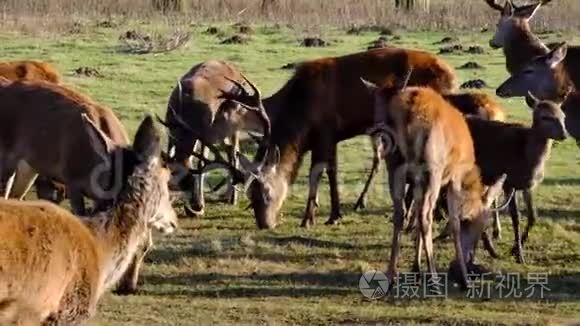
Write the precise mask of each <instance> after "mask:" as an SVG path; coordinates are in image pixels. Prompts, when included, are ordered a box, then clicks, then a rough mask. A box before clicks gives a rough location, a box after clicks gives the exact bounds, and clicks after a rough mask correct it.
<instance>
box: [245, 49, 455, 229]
mask: <svg viewBox="0 0 580 326" xmlns="http://www.w3.org/2000/svg"><path fill="white" fill-rule="evenodd" d="M411 65H412V66H413V67H414V73H413V77H412V78H411V80H410V84H412V85H426V86H430V87H432V88H433V89H435V90H437V91H440V92H449V91H452V90H454V89H455V84H456V80H455V75H454V72H453V69H452V68H451V67H450V66H449V65H448V64H447V63H445V62H444V61H443V60H441V59H440V58H438V57H437V56H435V55H432V54H429V53H426V52H422V51H415V50H406V49H398V48H383V49H376V50H371V51H366V52H361V53H356V54H351V55H346V56H342V57H331V58H323V59H318V60H312V61H307V62H303V63H301V64H300V65H298V66H297V68H296V70H295V72H294V75H293V76H292V77H291V78H290V80H289V81H288V82H286V84H285V85H284V86H283V87H282V88H281V89H280V90H279V91H278V92H276V93H275V94H274V95H272V96H271V97H269V98H266V99H264V107H265V108H266V111H267V112H268V115H269V116H270V119H271V121H272V134H271V136H270V139H269V142H268V143H267V145H264V146H261V148H260V149H259V150H258V153H257V155H256V157H255V160H254V162H250V161H248V160H246V159H243V157H240V158H241V160H240V162H241V163H242V166H243V167H244V168H245V170H246V171H250V172H251V173H250V175H251V181H250V182H249V183H248V189H247V195H248V198H249V200H250V204H251V207H252V208H253V210H254V214H255V218H256V222H257V225H258V227H259V228H274V227H275V226H276V224H277V223H278V221H277V216H278V212H279V210H280V208H281V206H282V203H283V202H284V199H285V198H286V195H287V192H288V188H289V186H290V185H291V184H292V182H293V181H294V179H295V177H296V174H297V172H298V168H299V166H300V164H301V162H302V158H303V157H304V154H305V153H307V152H309V151H312V156H311V168H310V176H309V180H310V181H309V195H308V200H307V203H306V208H305V211H304V216H303V219H302V226H304V227H307V226H310V225H312V224H314V218H315V210H316V206H317V203H318V184H319V181H320V178H321V176H322V173H323V172H324V170H326V173H327V175H328V179H329V183H330V197H331V212H330V218H329V220H328V221H327V223H328V224H334V223H336V222H338V220H339V219H340V217H341V213H340V200H339V194H338V184H337V182H338V181H337V158H336V146H337V145H336V144H337V143H338V142H340V141H342V140H345V139H349V138H352V137H354V136H357V135H361V134H364V133H365V132H366V129H367V128H369V127H371V126H372V125H373V123H374V121H375V118H374V106H373V102H372V99H370V98H369V96H368V92H367V90H366V89H365V88H364V87H363V85H361V84H360V80H359V76H361V75H362V76H363V77H364V78H366V79H368V80H372V81H374V82H376V83H377V84H380V85H384V84H392V83H393V82H395V81H396V80H398V79H399V78H402V77H403V76H404V74H405V73H406V71H407V69H408V67H409V66H411Z"/></svg>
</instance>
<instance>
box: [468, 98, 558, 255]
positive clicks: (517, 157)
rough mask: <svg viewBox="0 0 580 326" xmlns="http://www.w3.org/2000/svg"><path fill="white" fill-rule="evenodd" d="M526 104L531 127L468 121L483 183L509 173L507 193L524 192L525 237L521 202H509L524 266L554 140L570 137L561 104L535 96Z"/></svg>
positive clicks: (516, 245) (516, 246) (514, 250)
mask: <svg viewBox="0 0 580 326" xmlns="http://www.w3.org/2000/svg"><path fill="white" fill-rule="evenodd" d="M526 102H527V104H528V106H529V107H530V108H531V109H532V111H533V122H532V125H531V126H530V127H527V126H524V125H522V124H518V123H505V122H498V121H486V120H483V119H478V118H468V120H467V122H468V126H469V131H470V132H471V136H472V138H473V142H474V145H475V156H476V162H477V165H478V166H479V168H480V170H481V176H482V181H483V183H484V184H486V185H490V184H492V183H493V182H494V181H495V180H497V179H498V178H499V177H500V176H501V175H504V174H505V175H506V176H507V178H506V180H505V183H504V185H503V187H504V191H505V193H506V194H509V193H513V191H514V190H518V191H522V193H523V196H524V199H525V202H526V204H527V210H528V224H527V226H526V229H525V231H524V233H523V236H521V235H520V227H519V213H518V207H517V202H516V201H515V200H512V201H510V203H509V211H510V215H511V217H512V223H513V229H514V246H513V248H512V254H513V255H514V256H515V257H516V259H517V261H518V262H519V263H524V255H523V249H522V244H523V243H524V242H525V241H526V239H527V238H528V234H529V232H530V230H531V229H532V227H533V225H534V223H535V221H536V211H535V209H534V206H533V200H532V190H533V188H534V187H536V186H537V185H538V184H539V183H541V182H542V180H543V177H544V166H545V164H546V161H547V160H548V158H549V156H550V149H551V146H552V141H553V140H564V139H565V138H566V136H567V132H566V128H565V126H564V113H563V112H562V110H561V109H560V106H559V105H557V104H555V103H554V102H550V101H541V100H538V99H537V98H535V97H534V96H533V95H532V94H528V96H527V97H526ZM489 135H494V137H490V136H489ZM486 247H487V248H488V250H491V254H492V256H496V254H495V251H494V250H493V247H488V246H486Z"/></svg>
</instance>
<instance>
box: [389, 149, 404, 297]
mask: <svg viewBox="0 0 580 326" xmlns="http://www.w3.org/2000/svg"><path fill="white" fill-rule="evenodd" d="M387 171H388V175H389V190H390V193H391V199H392V201H393V210H394V213H393V238H392V240H391V257H390V260H389V265H388V268H387V281H388V284H389V290H391V289H392V288H393V285H394V280H395V277H396V276H397V260H398V258H399V252H400V250H401V248H400V246H401V231H402V230H403V223H404V222H405V205H404V198H405V184H406V180H407V178H406V176H407V167H406V165H405V164H404V163H403V162H402V159H401V158H400V157H397V156H395V155H390V158H389V160H388V161H387Z"/></svg>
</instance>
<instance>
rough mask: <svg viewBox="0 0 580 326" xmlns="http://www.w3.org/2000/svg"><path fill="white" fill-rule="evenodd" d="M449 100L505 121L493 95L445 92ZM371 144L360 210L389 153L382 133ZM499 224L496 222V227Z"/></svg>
mask: <svg viewBox="0 0 580 326" xmlns="http://www.w3.org/2000/svg"><path fill="white" fill-rule="evenodd" d="M443 97H444V98H445V100H447V102H449V103H451V104H452V105H453V106H454V107H455V108H457V109H458V110H459V111H461V113H463V114H464V115H466V116H477V117H480V118H482V119H487V120H493V121H504V120H505V112H504V110H503V108H502V107H501V106H500V105H499V103H497V101H495V100H494V99H493V97H492V96H490V95H488V94H486V93H478V92H473V93H460V94H445V95H444V96H443ZM370 140H371V145H372V148H373V159H372V167H371V171H370V173H369V176H368V178H367V181H366V183H365V185H364V188H363V191H362V192H361V194H360V195H359V197H358V199H357V201H356V203H355V205H354V209H355V210H359V209H363V208H365V207H366V200H365V197H366V194H367V192H368V190H369V188H370V185H371V183H372V180H373V178H374V176H375V174H376V172H377V171H378V169H379V165H380V161H381V159H385V158H386V155H387V153H386V152H385V149H384V146H383V142H382V141H381V137H380V135H378V134H377V135H376V137H370ZM497 227H499V224H497V223H496V228H497Z"/></svg>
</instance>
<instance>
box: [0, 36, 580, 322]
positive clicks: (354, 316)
mask: <svg viewBox="0 0 580 326" xmlns="http://www.w3.org/2000/svg"><path fill="white" fill-rule="evenodd" d="M136 27H137V28H141V29H144V30H147V29H154V28H156V27H155V26H151V25H140V26H136ZM128 28H129V27H124V28H123V29H107V28H97V29H94V30H91V31H88V32H85V33H81V34H75V35H62V36H53V37H33V36H26V35H21V34H15V33H14V34H13V33H6V32H4V33H2V34H0V44H2V46H1V49H0V59H2V60H9V59H24V58H30V59H43V60H49V61H51V62H54V63H55V64H57V65H58V67H59V68H60V69H61V70H62V71H63V72H64V74H65V79H66V82H67V83H68V84H71V85H74V86H75V87H78V88H79V89H81V90H83V91H84V92H86V93H88V94H90V95H91V96H92V97H93V98H95V99H96V100H97V101H99V102H102V103H104V104H107V105H109V106H110V107H112V108H113V109H114V110H115V112H116V113H117V114H118V116H119V117H120V118H121V120H122V121H123V123H124V124H125V126H126V127H127V128H128V129H129V131H130V132H131V133H133V132H134V130H135V128H136V125H137V123H138V121H139V120H140V119H141V118H142V117H143V116H144V114H146V113H154V112H156V113H163V112H164V109H165V103H166V100H167V97H168V96H169V92H170V91H171V89H172V87H173V86H174V85H175V82H176V80H177V78H179V76H181V74H182V73H184V72H185V71H186V70H187V69H189V68H190V67H191V66H193V65H194V64H197V63H199V62H201V61H204V60H207V59H211V58H219V59H224V60H227V61H230V62H233V63H235V64H237V65H238V66H239V67H240V68H241V69H242V70H243V71H244V72H245V73H246V74H247V76H248V77H249V78H251V79H252V80H253V81H255V82H256V83H257V84H258V85H259V86H260V87H261V88H262V90H263V93H264V94H265V95H266V94H271V93H273V92H274V91H275V90H276V89H278V88H279V87H280V86H281V85H283V83H284V82H285V81H286V79H287V78H288V76H289V74H290V71H289V70H281V69H280V67H281V66H282V65H284V64H286V63H288V62H294V61H299V60H304V59H309V58H317V57H322V56H328V55H342V54H347V53H352V52H356V51H361V50H364V49H365V48H366V46H367V43H368V42H369V41H371V40H374V39H376V38H377V37H378V34H376V33H363V34H361V35H356V36H355V35H347V34H346V33H345V32H344V31H341V30H330V31H327V32H326V33H324V35H323V38H324V39H326V40H327V41H330V42H331V46H329V47H324V48H303V47H300V46H298V45H299V39H298V36H297V35H298V34H297V33H295V32H293V31H292V30H289V29H285V28H276V27H271V26H257V27H254V28H255V31H256V32H255V34H254V35H252V36H251V41H250V42H249V44H247V45H221V44H219V43H220V40H221V38H220V37H217V36H215V35H207V34H204V33H203V31H204V30H205V29H207V26H199V25H198V26H192V27H191V30H192V32H193V37H192V40H191V43H190V45H189V46H188V47H186V48H183V49H179V50H177V51H174V52H170V53H166V54H159V55H153V54H146V55H130V54H125V53H119V52H117V51H116V47H117V45H118V37H119V35H120V34H121V33H123V32H125V31H126V30H127V29H128ZM220 28H221V29H223V30H224V32H225V35H226V36H227V35H231V34H233V33H234V30H233V28H232V27H231V26H229V25H222V26H220ZM398 34H399V36H400V40H397V41H393V42H392V44H394V45H396V46H403V47H410V48H419V49H425V50H428V51H432V52H434V53H436V52H437V51H438V48H439V47H441V45H436V44H434V43H435V42H436V41H438V40H440V39H441V38H442V37H444V36H448V35H446V34H443V33H405V32H400V33H398ZM453 36H457V37H459V39H460V42H461V43H463V44H464V45H480V46H482V47H483V49H484V50H485V53H484V54H479V55H471V54H461V55H455V54H454V55H447V56H444V57H445V59H446V60H448V61H449V62H450V63H451V64H452V65H453V66H455V67H457V66H460V65H462V64H464V63H465V62H467V61H476V62H478V63H479V64H481V65H482V66H484V67H485V68H484V69H481V70H457V73H458V75H459V76H460V80H461V81H466V80H468V79H474V78H482V79H484V80H485V81H486V82H487V83H488V85H490V88H489V89H487V90H486V91H489V92H493V91H494V89H495V87H496V86H497V85H499V83H500V82H501V81H502V80H504V79H505V77H506V76H507V73H506V72H505V68H504V59H503V56H502V53H501V52H500V51H492V50H491V49H490V48H489V47H488V46H487V42H488V40H489V38H490V37H491V34H490V33H470V34H461V33H459V34H456V35H453ZM546 37H547V39H548V40H557V39H567V40H569V41H571V42H572V43H574V41H578V40H574V38H573V37H572V36H570V35H555V34H549V35H546ZM389 42H390V41H389ZM577 43H580V42H577ZM81 66H89V67H93V68H96V69H98V70H99V72H100V73H101V74H102V77H100V78H95V77H91V78H89V77H79V76H77V75H75V74H74V73H73V70H74V69H76V68H78V67H81ZM502 103H503V104H504V105H505V109H506V111H507V112H508V117H509V120H513V121H529V117H530V112H529V111H528V109H527V107H526V106H525V104H524V103H523V101H522V100H521V99H512V100H507V101H502ZM369 148H370V146H369V144H368V140H367V139H366V138H365V137H358V138H356V139H352V140H349V141H346V142H344V143H341V144H340V152H339V164H340V168H339V172H340V177H339V180H340V190H341V196H342V205H343V207H342V209H343V213H344V215H345V216H344V220H343V223H342V224H341V225H338V226H333V227H328V226H324V225H322V224H321V223H319V225H317V226H315V227H314V228H312V229H309V230H305V229H301V228H299V222H300V218H301V215H302V210H303V208H304V205H305V196H306V193H307V191H306V190H307V187H306V169H305V167H303V168H302V172H301V173H300V176H299V178H298V179H297V182H296V184H294V185H293V186H292V188H291V192H290V194H289V196H288V199H287V200H286V202H285V204H284V206H283V210H282V212H283V216H282V220H283V223H282V225H281V226H280V227H279V228H278V229H276V230H274V231H258V230H256V227H255V223H254V220H253V216H252V213H251V212H250V211H247V210H244V207H245V206H246V204H247V203H246V200H245V198H244V199H243V200H242V202H241V203H240V204H239V206H238V207H231V206H224V205H222V204H218V203H209V204H208V208H207V209H206V216H204V217H203V218H200V219H188V218H183V219H182V220H181V225H180V227H181V228H180V230H179V231H178V232H177V233H176V234H174V235H171V236H168V237H165V238H161V237H158V238H157V240H156V247H155V249H154V250H153V252H152V253H151V254H150V256H149V257H148V258H147V263H146V266H145V269H144V271H143V282H144V283H143V286H142V287H141V290H140V292H139V293H138V294H137V295H134V296H115V295H112V294H107V295H105V298H104V300H102V303H101V305H100V309H99V313H98V316H97V318H96V320H95V322H94V324H95V325H213V324H235V325H242V324H269V325H270V324H272V325H276V324H301V325H304V324H305V325H328V324H373V325H374V324H432V323H433V324H444V325H455V324H456V325H465V324H468V325H487V324H546V323H548V322H566V321H571V320H573V319H574V318H575V317H580V294H579V293H580V199H579V198H580V176H578V175H577V167H578V158H579V153H580V152H579V151H578V149H577V148H576V145H575V144H574V142H572V141H566V142H563V143H560V144H558V145H557V147H556V148H555V149H554V150H553V153H552V156H551V158H550V161H549V163H548V165H547V171H546V179H545V181H544V183H543V184H542V185H541V186H540V187H539V188H538V189H537V190H536V198H537V199H536V203H537V207H538V211H539V223H538V224H537V227H536V228H535V229H534V230H533V232H532V234H531V239H530V240H529V242H528V244H527V246H526V258H527V265H525V266H524V265H518V264H516V263H515V262H514V259H513V258H512V257H511V256H510V255H509V249H510V248H511V244H512V239H513V235H512V230H511V227H510V224H511V222H510V219H509V218H507V217H504V219H503V222H504V224H503V226H504V229H503V233H502V237H503V240H501V241H499V243H498V246H499V249H500V252H501V253H502V257H501V259H497V260H491V259H490V258H488V256H486V255H485V253H484V252H480V253H479V256H480V259H481V260H482V262H483V263H484V264H485V265H487V266H489V267H491V268H493V270H494V271H497V272H503V273H506V272H517V273H522V275H524V276H525V275H526V273H532V272H538V273H549V274H548V284H547V287H548V288H549V291H546V292H545V294H544V298H543V299H542V298H539V297H538V296H535V297H534V298H519V299H515V298H499V293H498V292H497V291H494V295H493V297H494V298H492V299H471V298H465V297H464V294H463V293H461V292H459V291H458V290H456V289H454V288H450V290H449V297H448V298H447V299H411V300H408V299H401V300H398V299H395V298H387V299H384V300H378V301H370V300H367V299H365V298H364V297H363V296H362V295H361V293H360V292H359V288H358V284H359V278H360V276H361V273H363V272H365V271H369V270H373V269H377V270H384V269H385V267H386V262H387V259H388V252H389V245H390V238H391V231H392V226H391V221H390V214H391V213H392V211H391V206H390V200H389V196H388V193H387V191H386V178H385V176H384V173H382V171H381V174H380V175H379V177H378V178H377V179H376V182H375V184H374V186H373V188H372V190H371V193H370V198H369V199H370V200H369V205H368V206H369V207H368V208H367V209H366V210H365V211H363V212H361V213H354V212H353V211H352V206H353V204H354V201H355V200H356V198H357V196H358V194H359V191H360V190H361V189H362V186H363V183H364V181H365V178H366V171H367V170H368V169H369V167H370V157H371V153H370V151H369ZM307 165H308V164H305V166H307ZM321 190H322V194H321V197H320V198H321V207H320V209H319V214H318V216H319V221H320V222H321V221H324V220H325V219H326V218H327V214H328V212H329V202H330V200H329V199H328V196H327V194H328V189H327V187H326V185H323V186H322V187H321ZM385 214H386V216H387V217H386V218H385ZM412 252H413V242H412V239H411V237H410V236H409V235H406V236H404V242H403V251H402V256H403V261H402V263H401V264H399V266H400V270H401V271H409V270H410V268H411V260H412ZM452 255H453V250H452V246H451V245H450V243H438V244H436V261H437V263H438V267H439V268H438V270H439V271H445V270H446V269H447V264H448V262H449V261H450V259H451V257H452ZM526 283H527V282H526V281H525V280H522V284H521V287H522V288H523V287H525V285H526Z"/></svg>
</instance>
